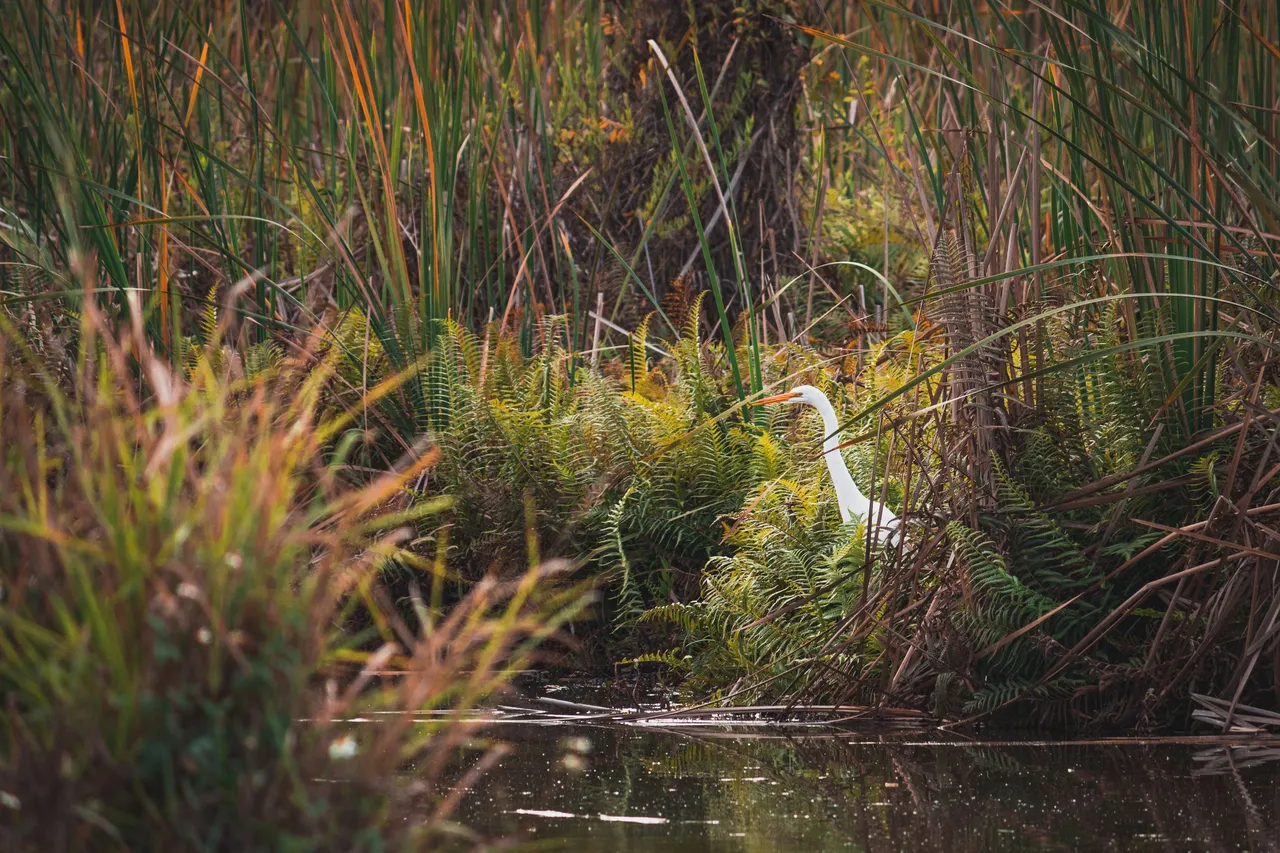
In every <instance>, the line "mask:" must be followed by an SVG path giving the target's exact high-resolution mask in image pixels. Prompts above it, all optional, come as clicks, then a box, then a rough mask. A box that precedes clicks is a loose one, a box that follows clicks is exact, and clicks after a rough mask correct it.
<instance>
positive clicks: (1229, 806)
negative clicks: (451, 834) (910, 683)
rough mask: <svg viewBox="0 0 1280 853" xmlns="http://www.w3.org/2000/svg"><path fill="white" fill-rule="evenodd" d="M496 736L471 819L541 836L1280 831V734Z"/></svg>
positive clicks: (819, 846) (1113, 835)
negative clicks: (1184, 739) (1106, 740)
mask: <svg viewBox="0 0 1280 853" xmlns="http://www.w3.org/2000/svg"><path fill="white" fill-rule="evenodd" d="M491 734H494V735H497V736H499V737H501V738H502V739H503V740H505V741H506V742H507V743H509V744H511V745H512V747H513V749H512V751H511V753H510V754H509V755H508V756H507V757H506V758H505V759H504V760H503V762H502V764H501V765H500V766H499V767H498V768H496V769H495V770H493V771H491V772H490V773H489V774H488V775H487V776H486V777H485V778H484V779H482V780H481V781H480V783H479V784H478V785H477V786H476V787H475V788H474V789H473V791H472V792H471V793H470V794H469V795H468V796H467V797H466V799H465V800H464V801H463V804H462V810H461V812H460V814H459V815H458V817H459V818H460V819H461V820H462V821H463V822H464V823H466V824H468V825H470V826H471V827H474V828H475V829H477V830H479V831H481V832H482V833H485V834H486V835H489V836H520V837H522V838H524V839H526V840H528V841H531V842H534V843H535V845H536V846H537V847H539V849H568V850H571V851H574V853H589V852H590V853H594V851H640V850H645V851H649V850H661V851H730V850H732V851H777V850H799V851H819V850H853V851H890V850H894V851H896V850H956V851H970V850H972V851H979V850H982V851H986V850H1025V849H1029V848H1035V849H1050V850H1054V849H1061V850H1078V849H1088V850H1094V849H1097V850H1103V849H1121V850H1130V849H1150V850H1179V851H1182V850H1224V851H1225V850H1258V851H1261V850H1276V849H1278V846H1280V784H1277V783H1280V760H1276V759H1277V758H1280V744H1270V745H1261V746H1258V745H1255V746H1252V747H1248V748H1225V747H1220V746H1206V745H1204V744H1187V743H1178V744H1138V743H1123V744H1114V743H1111V744H1098V743H1094V744H1078V743H1068V744H1063V743H1047V742H1034V743H1033V742H1023V743H1016V744H1010V743H994V742H983V743H957V742H944V741H939V740H933V739H929V738H923V737H920V736H918V735H908V736H901V735H897V736H893V737H885V738H868V737H865V736H858V735H856V734H851V733H849V732H835V731H831V730H824V731H821V733H818V732H815V730H813V729H805V730H802V731H798V732H795V733H791V734H780V733H777V732H775V731H758V730H757V731H746V732H744V731H741V730H717V729H715V728H714V727H706V726H698V727H677V728H662V729H656V728H652V727H642V726H617V725H612V726H587V725H572V726H556V727H548V726H534V725H525V726H519V725H509V726H499V727H496V728H495V729H494V730H493V731H492V732H491ZM548 842H552V843H550V844H549V845H548ZM543 845H548V846H547V847H544V846H543Z"/></svg>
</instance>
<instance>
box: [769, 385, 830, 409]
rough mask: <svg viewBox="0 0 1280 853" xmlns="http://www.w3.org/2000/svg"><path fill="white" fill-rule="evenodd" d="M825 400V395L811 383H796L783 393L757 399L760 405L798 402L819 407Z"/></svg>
mask: <svg viewBox="0 0 1280 853" xmlns="http://www.w3.org/2000/svg"><path fill="white" fill-rule="evenodd" d="M826 402H827V395H826V394H823V393H822V392H821V391H819V390H818V389H817V388H814V387H813V386H812V385H797V386H796V387H794V388H792V389H791V390H790V391H788V392H787V393H785V394H775V395H774V396H772V397H765V398H764V399H763V400H760V401H759V404H760V405H768V404H770V403H792V404H795V403H800V404H804V405H808V406H815V407H821V405H822V404H823V403H826Z"/></svg>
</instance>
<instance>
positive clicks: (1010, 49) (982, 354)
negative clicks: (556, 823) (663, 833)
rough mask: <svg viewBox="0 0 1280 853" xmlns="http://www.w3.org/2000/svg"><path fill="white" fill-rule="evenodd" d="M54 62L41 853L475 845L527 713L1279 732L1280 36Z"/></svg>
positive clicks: (8, 327) (278, 6)
mask: <svg viewBox="0 0 1280 853" xmlns="http://www.w3.org/2000/svg"><path fill="white" fill-rule="evenodd" d="M11 13H12V14H11V18H12V20H11V21H10V26H8V27H6V28H5V32H4V33H0V701H2V702H3V705H4V721H5V722H4V725H3V726H2V727H0V840H2V841H3V842H4V843H5V846H6V849H15V850H34V849H38V848H39V849H46V850H50V849H51V850H63V849H87V848H92V849H150V848H155V849H164V848H166V847H167V846H169V845H177V846H181V847H184V848H191V849H206V850H222V849H245V848H247V847H256V848H264V847H265V848H280V849H296V850H328V849H343V850H351V849H369V850H375V849H392V848H394V849H430V848H435V847H439V846H449V845H456V846H458V847H460V848H467V847H470V846H474V845H477V844H480V843H481V842H482V839H479V838H478V837H476V836H475V835H474V834H473V833H471V832H470V831H469V830H468V829H467V828H466V827H464V826H461V825H459V824H457V823H455V822H453V821H451V815H452V814H453V812H454V811H455V810H456V808H457V806H458V802H459V799H460V798H461V797H462V796H463V793H464V792H465V790H466V788H467V786H468V785H469V784H470V783H471V782H474V780H476V779H477V778H479V776H480V775H481V774H483V772H484V771H485V769H486V768H488V767H491V766H492V764H493V762H495V761H498V760H500V758H501V754H502V747H501V745H500V744H497V743H492V742H489V741H487V740H486V739H485V737H484V732H483V729H482V728H480V727H479V725H478V723H477V721H476V717H475V715H474V714H470V713H468V712H471V711H474V710H475V709H477V708H479V707H483V706H484V705H485V703H487V702H492V701H494V698H495V697H496V696H498V695H500V694H501V692H502V691H503V689H504V687H505V686H506V685H508V684H509V682H510V679H511V677H512V675H513V673H514V672H515V671H517V670H520V669H522V668H527V667H559V668H561V669H568V670H570V671H574V672H584V673H585V672H590V673H597V674H600V673H612V674H617V675H618V677H621V678H628V679H629V678H658V679H661V680H662V681H664V682H666V683H668V684H679V685H680V691H681V694H680V695H681V696H683V697H686V698H687V700H688V702H689V703H690V704H694V703H697V704H700V705H711V706H717V707H718V706H741V707H743V708H752V709H759V708H783V709H786V708H798V707H804V708H809V709H813V708H830V707H832V706H840V707H846V706H847V707H857V708H868V709H880V711H881V713H882V715H887V716H890V717H893V716H895V715H896V716H897V717H898V718H901V719H908V718H909V719H922V720H927V721H929V722H930V724H935V725H936V724H944V723H945V724H946V725H948V726H960V727H970V728H971V727H977V726H981V725H984V724H998V725H1003V726H1007V725H1010V724H1018V725H1023V726H1029V727H1032V728H1035V729H1037V730H1042V731H1046V732H1059V733H1061V732H1073V733H1088V734H1092V735H1102V734H1105V735H1109V736H1110V735H1118V734H1158V733H1167V732H1183V731H1188V730H1191V729H1192V728H1193V727H1197V728H1196V731H1200V732H1204V731H1218V732H1232V731H1234V732H1242V731H1250V730H1253V731H1258V730H1264V729H1268V728H1270V727H1272V726H1274V725H1275V724H1276V723H1277V722H1280V716H1277V714H1276V709H1277V708H1280V575H1278V574H1277V571H1278V569H1277V566H1280V562H1278V561H1280V447H1278V446H1277V441H1276V439H1277V436H1280V372H1278V370H1277V365H1278V364H1280V351H1278V350H1280V335H1278V334H1277V332H1278V330H1280V326H1277V312H1280V297H1278V289H1280V258H1278V257H1277V252H1280V193H1277V191H1276V188H1277V187H1278V186H1280V9H1277V7H1276V5H1275V4H1274V3H1268V2H1262V0H1238V2H1233V3H1226V4H1223V3H1216V2H1208V0H1204V2H1198V0H1197V2H1187V3H1181V4H1175V3H1164V2H1154V0H1153V2H1135V3H1111V2H1099V3H1084V2H1079V1H1078V0H1053V2H1048V3H1022V2H1012V3H989V2H979V0H958V2H954V3H939V2H934V0H912V2H906V3H901V4H866V3H825V2H817V0H750V2H740V0H739V1H738V2H728V0H724V1H723V2H721V0H714V2H705V3H702V2H700V3H686V2H684V0H647V2H643V3H626V2H612V0H577V2H574V1H573V0H567V2H561V0H554V1H553V2H548V3H525V2H521V1H520V0H441V2H436V3H423V4H418V3H408V2H405V0H367V2H359V3H357V2H350V0H308V2H302V3H296V4H282V3H278V2H274V0H215V2H211V3H200V4H196V3H189V2H182V1H181V0H161V2H158V3H141V2H136V0H116V2H90V0H66V2H63V0H42V2H34V3H23V4H17V6H16V7H14V8H13V9H12V10H11ZM798 385H812V386H814V387H816V388H818V389H820V390H821V391H822V392H823V393H825V394H826V395H827V396H828V397H829V398H830V400H831V401H832V404H833V406H834V408H835V410H836V413H837V415H838V417H839V420H840V426H841V429H840V432H839V437H840V439H841V442H842V450H841V452H842V453H843V454H844V458H845V460H846V462H847V463H848V465H849V468H850V471H851V473H852V476H853V478H854V480H855V482H856V483H857V486H858V488H859V490H860V491H862V492H863V493H864V494H866V495H869V496H871V498H872V500H874V501H876V502H877V503H881V504H883V505H885V506H887V507H889V508H890V509H891V510H892V511H893V512H894V513H896V514H897V515H898V516H899V517H900V518H901V519H902V528H901V529H902V530H903V531H904V532H905V535H903V536H898V537H896V538H894V539H893V540H892V541H891V542H889V543H887V544H886V543H885V542H883V541H881V539H882V537H881V536H880V535H878V534H876V533H875V532H874V531H868V529H867V526H866V525H865V524H863V523H861V520H855V521H853V522H849V523H842V521H841V515H840V512H839V508H838V506H837V503H836V499H835V494H834V492H833V490H832V488H831V483H830V480H829V478H828V476H827V473H826V467H825V464H824V461H823V458H822V455H821V447H822V443H823V441H824V439H826V438H827V437H828V436H827V434H826V431H825V430H824V428H823V424H822V421H821V419H820V418H819V417H818V416H817V415H816V414H815V413H814V412H812V411H810V410H808V409H807V408H796V407H765V406H760V405H757V402H758V401H760V400H762V399H764V398H766V397H768V396H771V395H777V394H780V393H783V392H786V391H788V390H789V389H790V388H792V387H795V386H798ZM449 712H453V713H449ZM373 715H377V719H380V720H382V721H383V722H382V724H380V725H378V726H368V725H365V726H359V725H354V724H351V723H344V722H343V721H344V720H350V719H351V718H353V717H371V716H373ZM424 720H426V721H427V722H423V721H424ZM446 780H451V781H446ZM458 780H461V781H458ZM454 783H456V784H454Z"/></svg>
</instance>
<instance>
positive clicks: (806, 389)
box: [759, 385, 901, 547]
mask: <svg viewBox="0 0 1280 853" xmlns="http://www.w3.org/2000/svg"><path fill="white" fill-rule="evenodd" d="M759 403H760V404H762V405H763V404H767V403H791V404H805V405H809V406H813V407H814V408H815V409H817V410H818V414H819V415H821V416H822V430H823V432H824V433H825V434H826V438H825V439H823V442H822V455H823V457H825V458H826V460H827V471H829V472H830V473H831V482H832V484H833V485H834V486H835V487H836V501H837V503H839V505H840V518H842V519H843V520H844V521H845V522H846V523H847V522H849V521H852V520H853V519H854V518H865V519H867V525H868V526H871V525H874V526H876V527H878V528H880V529H881V530H884V531H886V533H887V535H886V537H885V543H886V544H888V545H889V546H890V547H893V546H894V545H896V544H897V541H898V528H899V527H900V526H901V521H900V520H899V518H898V516H897V515H895V514H894V512H893V510H891V509H889V508H888V507H887V506H885V505H884V504H882V503H877V502H876V501H873V500H871V499H870V498H868V497H867V496H866V495H864V494H862V492H861V491H859V490H858V486H857V484H856V483H854V482H853V475H852V474H850V473H849V466H848V465H846V464H845V462H844V457H843V456H842V455H841V454H840V439H839V438H838V436H837V434H838V433H839V432H840V421H839V419H837V418H836V410H835V408H834V407H833V406H832V405H831V401H830V400H828V399H827V395H826V394H823V393H822V392H821V391H819V390H818V389H817V388H814V387H813V386H812V385H797V386H796V387H795V388H792V389H791V390H790V391H788V392H787V393H785V394H777V395H775V396H773V397H765V398H764V399H763V400H760V401H759Z"/></svg>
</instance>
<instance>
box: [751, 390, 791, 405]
mask: <svg viewBox="0 0 1280 853" xmlns="http://www.w3.org/2000/svg"><path fill="white" fill-rule="evenodd" d="M799 396H800V395H799V394H797V393H796V392H795V391H788V392H787V393H785V394H774V395H773V396H772V397H765V398H764V399H763V400H756V405H757V406H763V405H766V404H768V403H785V402H787V401H788V400H794V399H795V398H796V397H799Z"/></svg>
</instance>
